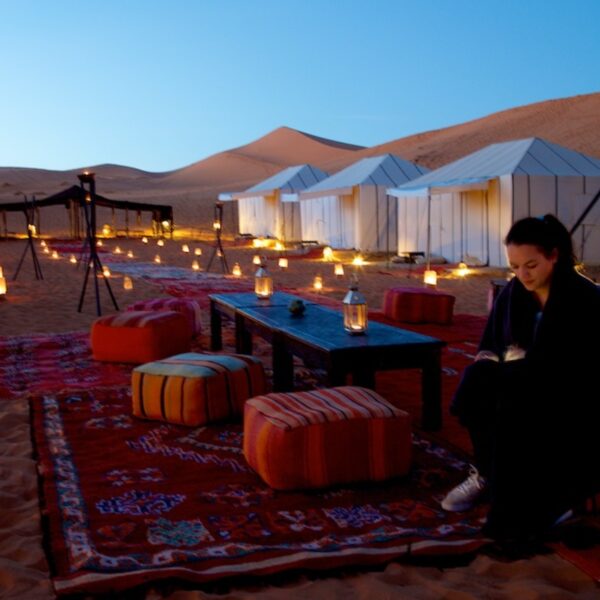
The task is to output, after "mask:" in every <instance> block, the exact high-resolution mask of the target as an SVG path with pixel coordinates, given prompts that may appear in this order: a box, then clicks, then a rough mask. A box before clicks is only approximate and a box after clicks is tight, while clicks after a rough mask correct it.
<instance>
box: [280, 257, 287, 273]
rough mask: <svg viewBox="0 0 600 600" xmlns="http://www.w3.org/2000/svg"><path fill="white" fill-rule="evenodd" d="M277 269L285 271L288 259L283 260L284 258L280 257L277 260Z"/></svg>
mask: <svg viewBox="0 0 600 600" xmlns="http://www.w3.org/2000/svg"><path fill="white" fill-rule="evenodd" d="M279 268H280V269H282V270H285V269H287V268H288V259H287V258H285V257H283V256H282V257H281V258H280V259H279Z"/></svg>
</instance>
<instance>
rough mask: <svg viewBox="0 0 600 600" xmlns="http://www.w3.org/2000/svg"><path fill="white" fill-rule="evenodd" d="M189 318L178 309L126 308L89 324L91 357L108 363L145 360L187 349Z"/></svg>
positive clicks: (189, 339)
mask: <svg viewBox="0 0 600 600" xmlns="http://www.w3.org/2000/svg"><path fill="white" fill-rule="evenodd" d="M191 335H192V332H191V330H190V327H189V324H188V320H187V319H186V318H185V317H184V316H183V315H182V314H181V313H177V312H149V311H127V312H123V313H117V314H114V315H109V316H106V317H100V318H99V319H97V320H96V321H95V322H94V324H93V325H92V335H91V346H92V356H93V357H94V358H95V359H96V360H102V361H107V362H124V363H135V364H140V363H145V362H150V361H153V360H158V359H160V358H164V357H166V356H171V355H172V354H178V353H180V352H187V351H188V350H189V349H190V341H191Z"/></svg>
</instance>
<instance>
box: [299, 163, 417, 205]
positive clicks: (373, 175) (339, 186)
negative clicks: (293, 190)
mask: <svg viewBox="0 0 600 600" xmlns="http://www.w3.org/2000/svg"><path fill="white" fill-rule="evenodd" d="M428 171H429V169H427V168H425V167H421V166H419V165H417V164H415V163H411V162H408V161H407V160H404V159H403V158H400V157H399V156H395V155H394V154H382V155H380V156H372V157H369V158H363V159H361V160H359V161H357V162H355V163H353V164H351V165H349V166H348V167H346V168H345V169H342V170H341V171H339V172H338V173H336V174H335V175H332V176H331V177H328V178H327V179H325V180H323V181H321V182H319V183H317V184H315V185H313V186H312V187H310V188H308V189H307V190H305V191H304V192H301V194H300V198H301V199H304V198H315V197H317V196H323V195H324V192H326V193H327V194H333V195H340V194H349V193H352V187H353V186H355V185H381V186H386V187H387V186H396V185H401V184H402V183H404V182H406V181H410V180H412V179H415V178H416V177H419V176H421V175H423V174H424V173H427V172H428Z"/></svg>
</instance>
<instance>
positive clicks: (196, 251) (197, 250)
mask: <svg viewBox="0 0 600 600" xmlns="http://www.w3.org/2000/svg"><path fill="white" fill-rule="evenodd" d="M194 256H202V248H194Z"/></svg>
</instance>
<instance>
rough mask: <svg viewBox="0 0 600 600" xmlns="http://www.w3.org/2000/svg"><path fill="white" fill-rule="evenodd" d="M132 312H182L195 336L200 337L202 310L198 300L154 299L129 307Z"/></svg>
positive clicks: (141, 301)
mask: <svg viewBox="0 0 600 600" xmlns="http://www.w3.org/2000/svg"><path fill="white" fill-rule="evenodd" d="M127 310H128V311H131V310H149V311H165V310H172V311H174V312H180V313H181V314H182V315H184V316H185V317H186V319H187V320H188V322H189V326H190V329H191V330H192V334H193V335H200V318H201V315H202V309H201V308H200V303H199V302H198V301H197V300H192V299H188V298H154V299H152V300H140V301H139V302H135V303H134V304H132V305H131V306H128V307H127Z"/></svg>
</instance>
